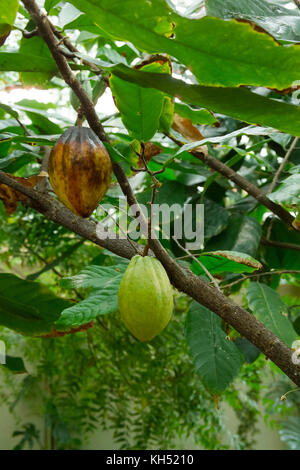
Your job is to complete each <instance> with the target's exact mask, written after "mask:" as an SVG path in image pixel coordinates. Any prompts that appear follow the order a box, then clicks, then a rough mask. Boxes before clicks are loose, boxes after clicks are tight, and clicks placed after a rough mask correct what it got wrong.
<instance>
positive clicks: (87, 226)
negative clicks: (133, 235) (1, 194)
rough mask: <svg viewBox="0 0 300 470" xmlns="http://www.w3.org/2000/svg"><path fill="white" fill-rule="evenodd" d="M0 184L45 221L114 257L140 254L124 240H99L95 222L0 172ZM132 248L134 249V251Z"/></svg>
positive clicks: (132, 244)
mask: <svg viewBox="0 0 300 470" xmlns="http://www.w3.org/2000/svg"><path fill="white" fill-rule="evenodd" d="M0 183H3V184H7V186H10V187H11V188H13V189H15V190H16V191H19V192H20V193H21V194H24V195H25V196H27V197H28V202H27V205H28V206H29V207H32V208H33V209H35V210H37V211H38V212H40V213H41V214H43V215H44V216H45V217H46V218H47V219H49V220H52V221H53V222H55V223H57V224H59V225H62V226H63V227H66V228H68V229H69V230H71V232H75V233H77V235H80V236H81V237H83V238H84V239H86V240H90V241H91V242H93V243H95V244H96V245H99V246H101V247H103V248H106V249H107V250H109V251H111V252H113V253H115V254H116V255H119V256H122V258H127V259H130V258H132V256H134V255H135V254H136V250H137V251H138V252H140V253H142V247H140V246H139V245H138V244H137V243H135V244H134V243H133V242H131V243H130V242H129V241H128V240H124V239H113V238H112V235H110V237H109V238H106V239H104V240H103V239H101V238H99V236H98V235H97V233H96V227H97V224H96V223H95V222H93V221H91V220H87V219H82V218H81V217H78V216H76V215H75V214H73V212H71V211H69V209H67V208H66V207H65V206H63V205H62V204H60V203H59V202H58V201H57V200H56V199H54V198H53V197H52V196H50V195H49V194H46V193H42V192H39V191H37V190H34V189H32V188H29V187H28V186H23V185H22V184H21V183H19V182H18V181H16V180H13V179H12V178H10V177H9V176H8V175H7V174H6V173H4V172H3V171H0ZM134 246H135V247H136V249H134Z"/></svg>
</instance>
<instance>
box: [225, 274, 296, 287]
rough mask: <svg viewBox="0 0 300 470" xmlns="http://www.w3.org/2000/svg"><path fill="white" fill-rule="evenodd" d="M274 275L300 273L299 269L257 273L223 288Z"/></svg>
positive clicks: (244, 276) (245, 276)
mask: <svg viewBox="0 0 300 470" xmlns="http://www.w3.org/2000/svg"><path fill="white" fill-rule="evenodd" d="M274 274H277V275H278V274H300V271H299V270H297V269H279V270H277V271H276V270H274V271H266V272H264V273H257V274H255V273H254V274H248V275H243V277H242V278H241V279H237V280H236V281H233V282H230V284H226V285H225V286H221V288H222V289H227V288H228V287H232V286H235V285H236V284H239V283H240V282H243V281H245V280H246V279H251V278H253V277H263V276H273V275H274Z"/></svg>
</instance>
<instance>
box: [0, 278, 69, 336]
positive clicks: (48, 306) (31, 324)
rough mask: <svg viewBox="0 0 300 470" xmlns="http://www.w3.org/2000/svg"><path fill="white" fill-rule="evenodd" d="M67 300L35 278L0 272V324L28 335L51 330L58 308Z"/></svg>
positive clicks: (66, 304)
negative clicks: (23, 277) (34, 280)
mask: <svg viewBox="0 0 300 470" xmlns="http://www.w3.org/2000/svg"><path fill="white" fill-rule="evenodd" d="M70 305H71V303H70V302H68V301H66V300H63V299H60V298H58V297H56V296H55V295H54V294H52V292H51V291H49V290H48V289H47V288H46V287H45V286H43V285H42V284H39V283H37V282H31V281H24V280H22V279H20V278H18V277H17V276H14V275H13V274H0V324H1V325H3V326H6V327H7V328H11V329H12V330H15V331H17V332H18V333H22V334H24V335H29V336H40V335H45V334H48V333H51V331H52V330H53V328H54V322H55V320H57V319H58V317H59V315H60V313H61V311H62V310H64V309H65V308H66V307H68V306H70Z"/></svg>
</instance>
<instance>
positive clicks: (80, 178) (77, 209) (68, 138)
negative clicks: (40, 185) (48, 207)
mask: <svg viewBox="0 0 300 470" xmlns="http://www.w3.org/2000/svg"><path fill="white" fill-rule="evenodd" d="M111 170H112V167H111V161H110V158H109V154H108V152H107V150H106V148H105V147H104V145H103V144H102V142H101V141H100V139H98V137H97V136H96V134H95V133H94V132H93V131H92V130H91V129H89V128H87V127H80V126H76V127H70V128H69V129H68V130H66V131H65V132H64V133H63V134H62V136H61V137H60V138H59V139H58V141H57V142H56V144H55V146H54V147H53V149H52V151H51V154H50V158H49V166H48V173H49V180H50V183H51V186H52V188H53V191H54V192H55V194H56V195H57V197H58V198H59V199H60V201H61V202H62V203H63V204H64V205H65V206H66V207H68V209H70V210H71V211H72V212H74V213H75V214H77V215H80V216H81V217H88V216H89V215H91V213H92V212H93V210H94V209H95V208H96V207H97V206H98V204H99V202H100V201H101V199H102V198H103V196H104V194H105V193H106V191H107V189H108V187H109V185H110V182H111Z"/></svg>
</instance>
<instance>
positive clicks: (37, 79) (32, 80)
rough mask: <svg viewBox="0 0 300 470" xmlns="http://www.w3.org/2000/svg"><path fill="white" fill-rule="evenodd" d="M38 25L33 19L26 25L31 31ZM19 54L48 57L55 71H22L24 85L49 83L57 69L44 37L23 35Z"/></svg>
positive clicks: (21, 77) (21, 76)
mask: <svg viewBox="0 0 300 470" xmlns="http://www.w3.org/2000/svg"><path fill="white" fill-rule="evenodd" d="M35 27H36V25H35V23H34V22H33V21H31V20H30V21H29V22H28V24H27V25H26V29H27V31H31V30H33V29H34V28H35ZM19 54H21V55H22V54H28V55H29V54H30V55H31V56H32V57H36V58H41V59H47V60H48V61H49V62H51V63H52V69H53V71H47V72H46V71H45V72H39V73H35V72H34V73H32V72H20V79H21V81H22V82H23V84H24V85H39V86H43V85H46V84H48V82H49V80H50V78H51V77H52V75H53V74H54V71H55V70H56V63H55V61H54V59H53V57H52V55H51V52H50V51H49V48H48V46H47V44H46V43H45V41H44V39H42V38H41V37H40V36H34V37H32V38H24V37H22V39H21V41H20V49H19Z"/></svg>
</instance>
